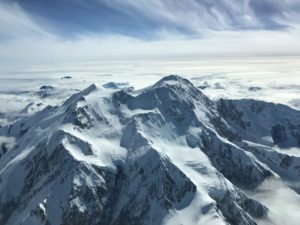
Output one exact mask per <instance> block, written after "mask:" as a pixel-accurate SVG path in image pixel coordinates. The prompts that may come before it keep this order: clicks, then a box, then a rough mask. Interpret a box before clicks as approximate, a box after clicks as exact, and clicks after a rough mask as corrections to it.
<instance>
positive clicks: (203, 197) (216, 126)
mask: <svg viewBox="0 0 300 225" xmlns="http://www.w3.org/2000/svg"><path fill="white" fill-rule="evenodd" d="M222 107H223V106H222ZM222 107H221V108H219V110H218V107H217V105H216V104H215V103H214V102H213V101H211V100H210V99H208V98H207V97H206V96H205V95H204V94H203V93H202V92H201V91H200V90H199V89H197V88H196V87H195V86H194V85H193V84H192V83H190V82H189V81H188V80H186V79H183V78H181V77H179V76H174V75H171V76H168V77H165V78H163V79H161V80H160V81H158V82H157V83H155V84H154V85H153V86H150V87H148V88H145V89H142V90H138V91H133V90H131V89H123V90H115V89H111V88H103V87H98V86H97V85H91V86H89V87H88V88H87V89H85V90H83V91H82V92H79V93H77V94H75V95H73V96H72V97H71V98H69V99H68V100H67V101H66V102H65V103H64V104H63V105H61V106H58V107H46V108H45V109H43V110H42V111H40V112H37V113H35V114H34V115H33V116H31V117H29V118H24V119H20V120H18V121H17V122H16V123H15V124H13V125H10V126H5V127H1V128H0V135H1V136H3V137H6V138H10V139H13V140H14V141H15V142H16V144H15V145H14V146H13V147H12V148H10V149H9V150H7V151H5V153H4V154H2V156H1V158H0V178H1V182H0V213H1V215H0V221H1V224H5V225H14V224H22V225H27V224H28V225H35V224H47V225H49V224H51V225H52V224H53V225H60V224H64V225H65V224H66V225H67V224H72V225H74V224H75V225H76V224H78V225H79V224H89V225H93V224H100V225H102V224H103V225H109V224H114V225H117V224H123V225H124V224H130V225H132V224H137V225H138V224H139V225H140V224H145V225H146V224H147V225H148V224H149V225H150V224H157V225H158V224H256V222H257V221H263V220H265V219H271V218H268V209H267V207H266V206H264V205H263V204H261V203H260V202H258V201H256V200H253V199H251V198H249V197H248V196H247V194H245V191H246V190H247V192H248V191H253V190H255V189H256V188H257V187H258V186H259V185H260V184H261V183H262V182H263V181H265V180H266V178H268V177H271V176H273V175H276V174H275V173H274V172H273V167H271V165H270V164H268V163H266V162H265V160H262V158H261V157H260V156H259V155H257V154H256V153H255V151H254V150H253V149H254V148H252V147H251V148H250V147H249V146H250V145H246V144H245V142H244V141H243V139H247V138H246V137H248V136H247V135H243V133H241V132H240V129H239V128H238V126H236V125H234V123H233V122H232V121H231V120H230V117H228V116H227V115H225V114H224V112H223V111H222V110H221V109H222ZM219 111H221V113H219ZM223 114H224V115H223ZM222 116H224V118H225V119H226V120H224V119H223V117H222ZM262 132H264V131H262ZM257 140H258V141H257V142H259V143H260V136H259V137H257ZM252 141H253V140H252ZM289 143H294V142H289ZM251 149H252V150H253V151H252V150H251ZM255 155H256V156H255ZM258 159H260V160H261V161H259V160H258ZM276 173H277V171H276ZM258 219H259V220H258Z"/></svg>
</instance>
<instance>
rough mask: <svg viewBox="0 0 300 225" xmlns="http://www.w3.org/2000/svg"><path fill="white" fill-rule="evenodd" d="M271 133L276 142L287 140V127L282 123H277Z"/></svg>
mask: <svg viewBox="0 0 300 225" xmlns="http://www.w3.org/2000/svg"><path fill="white" fill-rule="evenodd" d="M271 135H272V138H273V141H274V144H280V143H284V142H285V141H286V140H287V135H286V130H285V127H284V126H282V125H280V124H277V125H275V126H273V127H272V133H271Z"/></svg>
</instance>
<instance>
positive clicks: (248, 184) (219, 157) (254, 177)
mask: <svg viewBox="0 0 300 225" xmlns="http://www.w3.org/2000/svg"><path fill="white" fill-rule="evenodd" d="M207 136H208V137H210V138H204V139H203V140H202V143H203V146H201V145H199V148H200V149H201V150H202V151H203V152H204V153H205V154H206V155H207V156H208V157H209V158H210V160H211V162H212V164H213V165H214V166H215V168H216V169H217V170H218V171H219V172H220V173H222V174H223V175H224V176H225V177H226V178H227V179H228V180H230V181H231V182H232V183H234V184H235V185H237V186H239V187H242V188H246V189H254V188H255V187H257V186H258V185H259V184H260V183H261V182H262V181H264V180H265V179H266V178H267V177H269V176H271V175H272V173H271V172H270V171H268V170H267V169H265V168H263V167H262V166H261V165H260V164H258V163H256V162H255V161H253V160H252V159H250V158H248V157H247V156H246V155H245V153H244V152H243V151H241V150H240V149H238V148H237V147H235V146H232V145H229V144H224V143H222V142H220V141H219V140H218V139H217V138H216V137H215V136H213V135H207Z"/></svg>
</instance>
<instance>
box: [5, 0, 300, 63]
mask: <svg viewBox="0 0 300 225" xmlns="http://www.w3.org/2000/svg"><path fill="white" fill-rule="evenodd" d="M299 14H300V2H299V1H297V0H272V1H271V0H224V1H211V0H201V1H200V0H199V1H198V0H185V1H182V0H148V1H135V0H90V1H85V0H76V1H74V0H65V1H61V0H51V1H50V0H44V1H38V0H26V1H21V0H13V1H9V0H4V1H2V2H1V3H0V59H1V62H2V64H8V62H11V63H15V62H29V61H31V62H37V61H42V60H43V61H61V60H77V59H103V58H104V59H106V58H129V57H130V58H138V57H197V56H242V55H251V56H254V55H299V54H300V45H299V37H300V32H299V31H300V29H299V26H298V23H299V22H300V21H299V20H300V19H299Z"/></svg>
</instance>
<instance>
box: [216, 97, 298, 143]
mask: <svg viewBox="0 0 300 225" xmlns="http://www.w3.org/2000/svg"><path fill="white" fill-rule="evenodd" d="M217 105H218V111H219V112H220V114H221V116H222V117H223V118H224V119H225V120H226V122H227V123H228V124H229V125H230V126H231V127H232V128H234V129H236V131H237V132H238V133H239V134H240V137H241V138H242V139H244V140H248V141H251V142H255V143H260V144H265V145H268V146H271V145H277V146H279V147H281V148H291V147H299V146H300V144H299V143H300V142H299V140H300V112H299V111H297V110H295V109H292V108H290V107H288V106H284V105H280V104H273V103H268V102H262V101H257V100H252V99H241V100H224V99H221V100H219V101H218V103H217ZM268 136H270V137H272V140H273V141H267V140H265V139H264V137H268Z"/></svg>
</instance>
